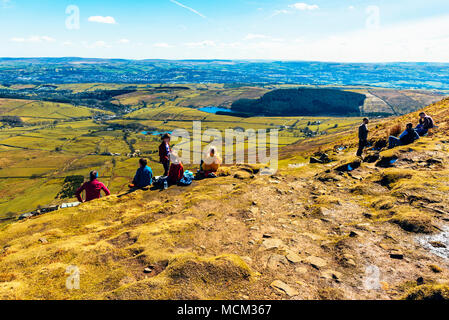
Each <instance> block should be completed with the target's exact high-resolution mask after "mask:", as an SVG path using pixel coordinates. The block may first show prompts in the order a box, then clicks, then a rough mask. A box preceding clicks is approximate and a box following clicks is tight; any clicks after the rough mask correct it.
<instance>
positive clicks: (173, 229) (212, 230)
mask: <svg viewBox="0 0 449 320" xmlns="http://www.w3.org/2000/svg"><path fill="white" fill-rule="evenodd" d="M427 109H428V111H429V113H431V114H432V115H434V116H435V119H438V120H439V129H438V130H437V131H435V132H434V133H433V134H432V135H431V136H430V137H427V138H424V139H422V140H421V141H420V142H418V143H416V144H414V145H413V146H411V147H403V148H398V149H395V150H394V151H383V152H382V153H381V156H384V157H391V156H392V155H395V156H397V157H398V158H399V160H398V161H397V162H396V163H395V166H394V167H393V168H386V169H384V168H379V167H376V166H375V165H374V164H370V163H363V164H362V166H361V167H360V168H359V169H357V170H355V171H353V172H352V173H350V174H348V173H341V174H339V173H338V172H337V171H336V170H334V168H336V167H338V166H339V165H342V164H345V163H348V162H351V161H354V157H353V153H354V143H355V136H354V135H353V134H352V133H351V134H349V133H347V134H341V135H337V136H336V137H334V139H330V138H329V137H324V138H319V139H317V140H316V141H314V143H311V144H310V145H309V148H321V149H322V150H327V149H329V150H331V151H329V153H330V154H331V156H332V157H333V158H335V159H336V162H334V163H331V164H329V165H325V166H323V165H305V166H297V167H296V168H295V169H292V168H289V167H288V166H289V165H291V164H295V163H297V162H298V161H300V160H301V159H303V158H304V157H305V156H307V155H308V154H310V153H311V152H312V150H310V149H307V148H306V147H305V146H304V145H303V144H297V145H295V146H291V147H289V148H288V149H287V152H284V154H283V160H282V161H281V165H282V167H281V169H280V171H279V173H278V174H277V175H276V176H274V177H266V176H259V175H254V176H252V175H251V174H250V173H248V171H251V170H249V169H248V168H224V170H223V172H222V175H223V176H222V177H219V178H218V179H216V180H206V181H201V182H195V183H194V185H192V186H190V187H186V188H178V187H173V188H171V189H169V190H168V191H166V192H135V193H132V194H127V195H125V194H121V195H119V196H117V195H114V196H111V197H109V198H104V199H101V200H98V201H94V202H91V203H88V204H84V205H82V206H81V207H78V208H73V209H66V210H62V211H58V212H55V213H51V214H47V215H45V216H41V217H38V218H35V219H32V220H28V221H24V222H20V223H13V224H10V225H8V226H6V227H4V228H3V230H2V231H1V232H0V248H2V249H1V250H0V298H5V299H50V298H51V299H80V298H88V299H179V298H193V299H220V298H224V299H236V298H240V299H242V298H243V299H286V298H291V299H343V298H346V299H353V298H358V299H395V298H399V297H403V296H405V295H407V294H408V297H409V298H426V297H432V296H435V295H437V296H438V294H440V295H443V296H444V295H446V296H447V287H445V284H444V283H447V281H448V279H449V278H448V277H449V269H448V262H447V260H446V259H442V258H439V257H438V256H436V255H434V254H432V253H431V252H429V251H427V250H425V249H423V247H422V246H421V245H420V244H419V243H418V242H417V241H416V239H417V238H421V237H423V236H422V235H421V234H423V233H426V234H432V233H435V232H438V229H442V228H443V227H444V224H445V221H446V220H447V219H448V218H449V217H448V213H447V211H446V209H445V208H447V207H448V204H449V203H448V200H447V197H446V194H447V191H448V188H449V184H448V182H447V176H448V174H449V166H448V161H449V156H448V155H447V148H448V147H449V146H448V145H447V133H448V130H449V124H448V122H447V121H448V120H449V118H448V116H447V114H448V112H447V111H448V109H449V101H448V100H446V101H443V102H441V103H437V104H435V105H432V106H430V107H428V108H427ZM409 119H416V114H413V115H408V116H404V117H402V118H400V119H397V120H396V119H394V120H390V121H385V122H380V123H377V124H376V126H377V128H376V129H374V130H373V131H374V132H373V135H374V136H375V138H376V139H383V138H385V135H386V130H387V128H389V127H391V126H392V125H393V124H394V123H395V122H396V121H401V122H404V121H408V120H409ZM342 144H343V145H346V146H347V147H348V148H349V149H347V150H346V151H340V152H337V151H332V150H333V146H334V145H342ZM310 146H311V147H310ZM429 160H439V161H429ZM228 174H229V175H228ZM379 181H383V182H382V183H379ZM396 251H400V253H402V254H403V255H404V259H402V260H396V259H392V258H391V257H390V254H392V253H394V252H396ZM318 258H319V259H318ZM70 265H76V266H78V267H79V269H80V273H81V288H80V290H73V291H69V290H67V289H66V287H65V282H66V278H67V275H66V274H65V271H66V268H67V267H68V266H70ZM148 266H151V267H152V268H153V269H152V270H153V271H152V272H151V273H148V274H146V273H144V272H143V271H144V269H145V268H146V267H148ZM367 266H376V267H378V268H379V270H380V275H381V276H380V286H381V287H380V289H379V290H367V289H365V287H364V283H365V280H366V279H367V275H366V274H365V273H366V267H367ZM418 277H423V279H424V283H425V284H426V286H425V287H422V286H417V284H416V279H417V278H418ZM274 280H281V281H283V282H284V283H286V284H287V285H288V286H290V288H291V289H293V290H292V291H293V292H292V293H291V295H290V296H289V295H287V294H285V292H284V291H282V290H278V289H274V288H273V287H272V286H270V284H272V282H273V281H274ZM433 284H436V285H435V286H433ZM294 291H296V292H294Z"/></svg>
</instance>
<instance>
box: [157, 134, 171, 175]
mask: <svg viewBox="0 0 449 320" xmlns="http://www.w3.org/2000/svg"><path fill="white" fill-rule="evenodd" d="M170 140H171V137H170V135H169V134H168V133H166V134H164V135H163V136H162V143H161V145H160V146H159V160H160V162H161V163H162V165H163V166H164V177H166V176H168V171H169V170H170V154H171V147H170Z"/></svg>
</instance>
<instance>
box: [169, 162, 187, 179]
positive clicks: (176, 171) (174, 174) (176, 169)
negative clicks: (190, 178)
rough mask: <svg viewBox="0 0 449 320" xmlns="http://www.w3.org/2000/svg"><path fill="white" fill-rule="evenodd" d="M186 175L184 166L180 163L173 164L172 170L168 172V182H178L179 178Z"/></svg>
mask: <svg viewBox="0 0 449 320" xmlns="http://www.w3.org/2000/svg"><path fill="white" fill-rule="evenodd" d="M183 176H184V167H183V165H182V164H181V163H180V164H173V163H172V164H171V166H170V171H169V172H168V182H170V183H171V184H177V183H178V182H179V180H181V179H182V177H183Z"/></svg>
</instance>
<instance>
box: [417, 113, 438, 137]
mask: <svg viewBox="0 0 449 320" xmlns="http://www.w3.org/2000/svg"><path fill="white" fill-rule="evenodd" d="M433 127H435V123H434V122H433V119H432V117H431V116H428V115H427V114H426V113H425V112H421V113H420V114H419V125H418V126H417V127H416V132H418V134H419V136H420V137H423V136H425V135H426V134H427V133H428V132H429V129H432V128H433Z"/></svg>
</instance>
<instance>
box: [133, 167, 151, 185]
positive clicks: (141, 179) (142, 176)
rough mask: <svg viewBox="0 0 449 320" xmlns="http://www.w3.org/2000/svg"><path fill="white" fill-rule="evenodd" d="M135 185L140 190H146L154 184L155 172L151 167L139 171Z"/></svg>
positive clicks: (141, 168)
mask: <svg viewBox="0 0 449 320" xmlns="http://www.w3.org/2000/svg"><path fill="white" fill-rule="evenodd" d="M133 183H134V184H135V186H136V187H138V188H145V187H148V186H151V185H152V184H153V171H152V170H151V168H150V167H149V166H145V167H140V168H139V169H137V172H136V176H135V177H134V180H133Z"/></svg>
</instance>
